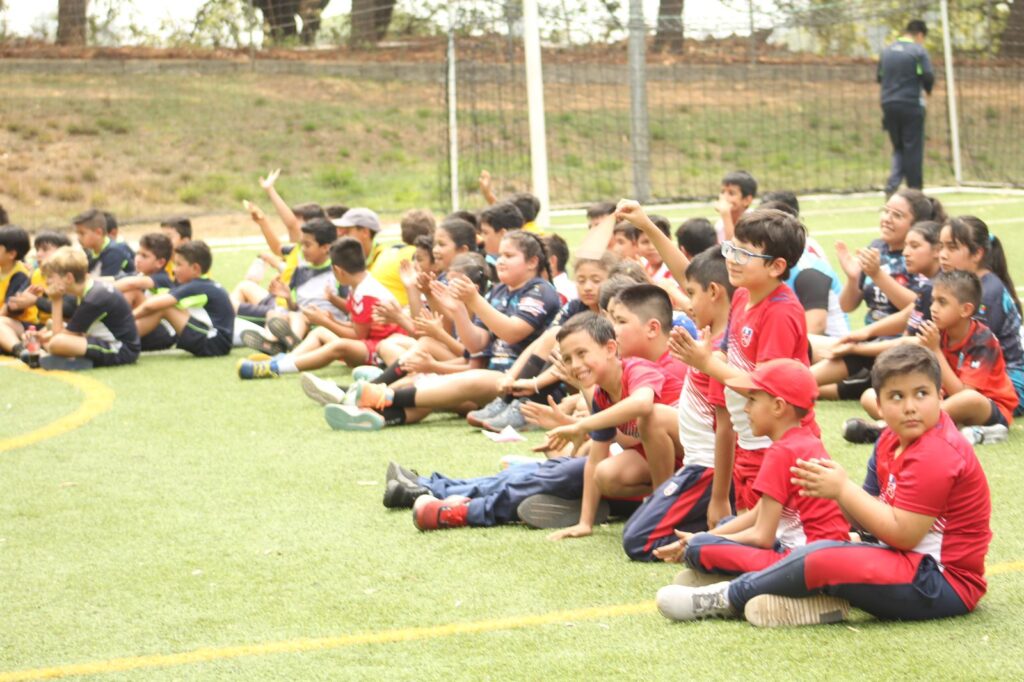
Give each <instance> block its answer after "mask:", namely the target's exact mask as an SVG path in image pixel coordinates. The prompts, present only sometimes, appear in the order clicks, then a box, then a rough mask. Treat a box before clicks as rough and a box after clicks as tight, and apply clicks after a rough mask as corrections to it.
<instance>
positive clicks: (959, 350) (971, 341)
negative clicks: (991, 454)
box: [941, 320, 1017, 424]
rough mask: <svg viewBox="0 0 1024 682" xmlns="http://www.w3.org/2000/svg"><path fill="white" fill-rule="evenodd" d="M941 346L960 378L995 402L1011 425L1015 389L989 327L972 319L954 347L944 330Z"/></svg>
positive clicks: (1015, 407)
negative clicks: (962, 337) (961, 339)
mask: <svg viewBox="0 0 1024 682" xmlns="http://www.w3.org/2000/svg"><path fill="white" fill-rule="evenodd" d="M941 347H942V354H943V355H944V356H945V357H946V362H948V363H949V366H950V367H952V368H953V371H954V372H956V375H957V377H958V378H959V379H960V381H962V382H964V383H965V384H967V385H968V386H970V387H971V388H973V389H974V390H976V391H977V392H978V393H980V394H982V395H983V396H985V397H986V398H988V399H990V400H993V401H995V404H996V407H998V408H999V411H1000V412H1001V413H1002V415H1003V417H1004V418H1005V419H1006V423H1007V424H1012V423H1013V411H1014V410H1015V409H1017V390H1016V389H1015V388H1014V387H1013V382H1012V381H1010V376H1009V375H1008V374H1007V373H1006V361H1005V360H1004V359H1003V349H1002V348H1001V347H1000V345H999V339H997V338H996V335H995V334H993V333H992V330H990V329H989V328H988V327H986V326H985V325H984V324H983V323H981V322H979V321H978V320H971V327H970V329H969V330H968V331H967V336H965V337H964V340H963V341H961V342H960V343H959V344H957V345H956V346H951V345H950V343H949V337H948V336H946V332H942V340H941Z"/></svg>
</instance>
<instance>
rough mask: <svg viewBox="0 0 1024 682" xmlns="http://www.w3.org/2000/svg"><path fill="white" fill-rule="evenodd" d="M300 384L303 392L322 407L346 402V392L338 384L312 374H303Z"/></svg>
mask: <svg viewBox="0 0 1024 682" xmlns="http://www.w3.org/2000/svg"><path fill="white" fill-rule="evenodd" d="M299 383H300V384H302V390H303V392H304V393H305V394H306V395H307V396H309V397H310V398H312V399H313V400H315V401H316V402H318V403H319V404H321V405H336V404H341V402H342V401H343V400H345V391H343V390H341V388H340V387H339V386H338V384H336V383H334V382H333V381H328V380H327V379H321V378H320V377H318V376H316V375H315V374H312V373H310V372H303V373H302V376H301V378H300V379H299Z"/></svg>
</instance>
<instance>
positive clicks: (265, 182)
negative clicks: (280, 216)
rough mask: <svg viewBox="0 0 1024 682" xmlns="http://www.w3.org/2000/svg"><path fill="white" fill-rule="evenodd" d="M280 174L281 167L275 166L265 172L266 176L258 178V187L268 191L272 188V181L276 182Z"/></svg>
mask: <svg viewBox="0 0 1024 682" xmlns="http://www.w3.org/2000/svg"><path fill="white" fill-rule="evenodd" d="M280 175H281V169H280V168H275V169H274V170H272V171H270V172H269V173H267V177H265V178H260V187H262V188H263V190H264V191H266V192H269V191H270V190H272V189H274V183H275V182H277V178H278V177H280Z"/></svg>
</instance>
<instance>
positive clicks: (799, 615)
mask: <svg viewBox="0 0 1024 682" xmlns="http://www.w3.org/2000/svg"><path fill="white" fill-rule="evenodd" d="M849 612H850V602H848V601H846V600H845V599H841V598H839V597H830V596H828V595H826V594H816V595H814V596H813V597H800V598H797V597H780V596H779V595H777V594H759V595H757V596H756V597H754V598H753V599H751V600H750V601H748V602H747V605H746V607H744V609H743V616H744V617H745V618H746V619H747V621H748V622H749V623H750V624H751V625H754V626H756V627H759V628H777V627H793V626H797V625H822V624H824V623H841V622H842V621H844V620H846V615H847V614H848V613H849Z"/></svg>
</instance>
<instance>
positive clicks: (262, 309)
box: [237, 294, 278, 324]
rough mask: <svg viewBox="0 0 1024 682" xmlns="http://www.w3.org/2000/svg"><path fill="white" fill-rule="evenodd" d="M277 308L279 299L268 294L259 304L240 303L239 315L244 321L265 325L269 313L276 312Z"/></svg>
mask: <svg viewBox="0 0 1024 682" xmlns="http://www.w3.org/2000/svg"><path fill="white" fill-rule="evenodd" d="M277 307H278V306H277V297H276V296H274V295H273V294H267V295H266V296H264V297H263V298H262V299H260V302H259V303H240V304H239V305H238V313H237V314H238V316H239V317H241V318H242V319H243V320H249V321H251V322H259V323H260V324H263V323H264V322H266V320H267V313H269V312H271V311H272V310H276V309H277Z"/></svg>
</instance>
